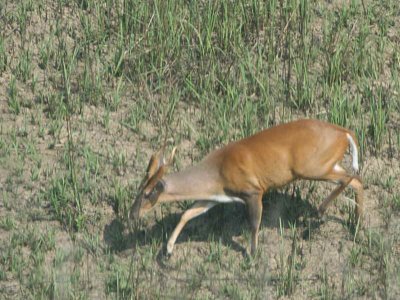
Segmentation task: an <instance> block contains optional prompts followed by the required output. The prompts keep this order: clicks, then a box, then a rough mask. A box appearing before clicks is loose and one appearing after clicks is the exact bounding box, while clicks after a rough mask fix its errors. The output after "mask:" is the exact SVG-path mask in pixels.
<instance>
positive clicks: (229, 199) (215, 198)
mask: <svg viewBox="0 0 400 300" xmlns="http://www.w3.org/2000/svg"><path fill="white" fill-rule="evenodd" d="M207 200H213V201H215V202H218V203H232V202H239V203H242V204H246V203H245V202H244V201H243V199H241V198H239V197H231V196H227V195H213V196H211V197H210V198H208V199H207Z"/></svg>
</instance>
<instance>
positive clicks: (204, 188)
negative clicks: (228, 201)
mask: <svg viewBox="0 0 400 300" xmlns="http://www.w3.org/2000/svg"><path fill="white" fill-rule="evenodd" d="M163 181H164V192H163V193H162V194H161V195H160V200H161V201H162V202H168V201H179V200H206V199H209V198H210V197H212V196H213V195H222V194H223V187H222V185H221V183H220V180H219V174H218V170H217V169H215V168H213V167H212V166H209V165H205V164H200V165H197V166H194V167H189V168H187V169H185V170H183V171H180V172H176V173H171V174H168V175H166V176H165V177H164V178H163Z"/></svg>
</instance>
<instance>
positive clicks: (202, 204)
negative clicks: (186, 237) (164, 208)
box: [167, 201, 218, 255]
mask: <svg viewBox="0 0 400 300" xmlns="http://www.w3.org/2000/svg"><path fill="white" fill-rule="evenodd" d="M217 204H218V202H214V201H197V202H195V203H194V204H193V206H192V207H191V208H189V209H188V210H187V211H185V212H184V213H183V215H182V217H181V220H180V221H179V223H178V225H176V227H175V229H174V231H173V232H172V235H171V237H170V238H169V240H168V244H167V253H168V254H169V255H170V254H172V251H173V250H174V245H175V242H176V239H177V238H178V236H179V234H180V233H181V231H182V229H183V227H184V226H185V225H186V223H187V222H189V221H190V220H191V219H194V218H196V217H198V216H200V215H202V214H204V213H205V212H207V211H208V210H209V209H210V208H212V207H214V206H215V205H217Z"/></svg>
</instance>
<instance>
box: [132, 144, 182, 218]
mask: <svg viewBox="0 0 400 300" xmlns="http://www.w3.org/2000/svg"><path fill="white" fill-rule="evenodd" d="M164 150H165V146H163V147H162V148H161V149H160V150H159V151H157V152H156V153H154V154H153V155H152V156H151V158H150V161H149V164H148V166H147V170H146V174H145V176H144V178H143V179H142V181H141V183H140V185H139V192H138V195H137V196H136V199H135V202H134V203H133V205H132V208H131V211H130V217H131V218H133V219H135V220H137V219H138V218H139V217H141V216H142V215H143V214H144V213H145V212H147V211H148V210H150V209H151V208H152V207H153V206H154V205H155V204H156V203H157V201H158V198H159V196H160V194H161V193H162V192H163V191H164V188H165V185H164V182H163V180H162V178H163V176H164V175H165V174H166V172H167V170H168V168H169V167H170V165H171V164H172V161H173V159H174V155H175V151H176V147H174V148H173V149H172V152H171V155H170V157H169V159H168V161H165V159H164V155H163V152H164Z"/></svg>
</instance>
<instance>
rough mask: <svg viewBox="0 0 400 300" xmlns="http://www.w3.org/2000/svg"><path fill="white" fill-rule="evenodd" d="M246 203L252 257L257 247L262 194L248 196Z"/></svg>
mask: <svg viewBox="0 0 400 300" xmlns="http://www.w3.org/2000/svg"><path fill="white" fill-rule="evenodd" d="M246 203H247V210H248V213H249V222H250V227H251V255H254V254H255V253H256V250H257V246H258V232H259V229H260V223H261V217H262V209H263V207H262V194H261V193H260V194H256V195H252V196H250V197H249V198H248V199H247V201H246Z"/></svg>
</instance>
